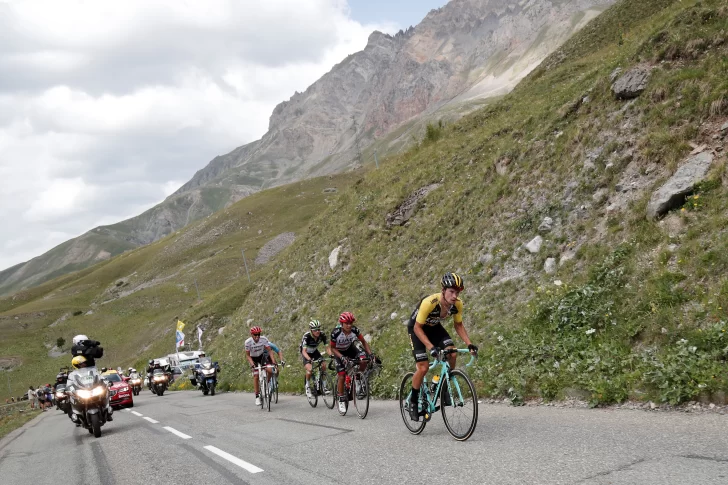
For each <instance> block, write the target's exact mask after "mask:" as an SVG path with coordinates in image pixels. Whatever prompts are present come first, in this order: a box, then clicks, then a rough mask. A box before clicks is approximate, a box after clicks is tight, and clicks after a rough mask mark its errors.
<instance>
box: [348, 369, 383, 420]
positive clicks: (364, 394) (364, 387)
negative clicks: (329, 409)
mask: <svg viewBox="0 0 728 485" xmlns="http://www.w3.org/2000/svg"><path fill="white" fill-rule="evenodd" d="M363 363H364V364H366V367H365V368H364V370H359V366H360V364H363ZM381 368H382V366H381V364H380V363H379V362H378V361H376V360H372V359H352V360H347V363H346V374H345V378H344V379H345V381H344V395H345V396H347V400H346V401H345V405H344V406H345V407H344V411H343V412H342V411H341V410H339V414H340V415H342V416H344V415H346V413H347V411H348V410H349V401H354V408H355V409H356V414H357V415H358V416H359V417H360V418H361V419H364V418H366V417H367V413H368V412H369V379H370V378H371V377H372V376H373V375H374V374H375V373H378V372H379V371H380V370H381Z"/></svg>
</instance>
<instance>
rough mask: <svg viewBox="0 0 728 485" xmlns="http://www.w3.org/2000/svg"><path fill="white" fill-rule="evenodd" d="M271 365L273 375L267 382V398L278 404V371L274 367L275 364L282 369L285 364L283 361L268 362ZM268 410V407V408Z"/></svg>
mask: <svg viewBox="0 0 728 485" xmlns="http://www.w3.org/2000/svg"><path fill="white" fill-rule="evenodd" d="M269 365H271V366H272V367H273V375H272V376H271V378H270V381H269V382H268V389H269V391H270V392H269V393H268V394H269V399H268V400H270V399H273V402H274V403H275V404H278V371H277V370H276V369H275V367H276V366H278V367H280V368H281V369H283V368H284V367H285V366H286V363H285V362H281V363H280V364H269ZM269 411H270V409H269Z"/></svg>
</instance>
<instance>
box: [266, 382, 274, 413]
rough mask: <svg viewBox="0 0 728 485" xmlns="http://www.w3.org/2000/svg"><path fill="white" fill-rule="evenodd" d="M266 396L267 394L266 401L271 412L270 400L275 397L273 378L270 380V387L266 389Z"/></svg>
mask: <svg viewBox="0 0 728 485" xmlns="http://www.w3.org/2000/svg"><path fill="white" fill-rule="evenodd" d="M266 394H267V395H266V396H265V402H266V406H268V412H270V401H271V399H272V398H273V378H271V379H270V380H268V388H267V389H266Z"/></svg>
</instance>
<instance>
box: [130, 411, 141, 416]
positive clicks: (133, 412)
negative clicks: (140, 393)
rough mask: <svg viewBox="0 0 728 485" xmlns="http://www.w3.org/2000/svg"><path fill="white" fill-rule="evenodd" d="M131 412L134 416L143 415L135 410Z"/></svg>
mask: <svg viewBox="0 0 728 485" xmlns="http://www.w3.org/2000/svg"><path fill="white" fill-rule="evenodd" d="M131 413H132V414H133V415H134V416H139V417H141V416H144V415H143V414H142V413H138V412H136V411H132V412H131Z"/></svg>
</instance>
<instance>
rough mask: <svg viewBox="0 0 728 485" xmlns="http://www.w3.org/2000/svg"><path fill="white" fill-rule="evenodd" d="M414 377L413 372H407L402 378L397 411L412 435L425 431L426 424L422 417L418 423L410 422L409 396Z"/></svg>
mask: <svg viewBox="0 0 728 485" xmlns="http://www.w3.org/2000/svg"><path fill="white" fill-rule="evenodd" d="M414 375H415V373H414V372H408V373H407V374H405V375H404V377H403V378H402V384H400V386H399V411H400V413H402V421H404V425H405V426H407V429H408V430H409V432H410V433H412V434H420V433H422V431H423V430H424V429H425V425H426V424H427V422H426V421H425V420H424V418H423V417H422V416H420V420H419V421H412V420H411V419H410V416H409V409H410V406H411V403H410V394H411V391H412V377H413V376H414Z"/></svg>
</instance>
